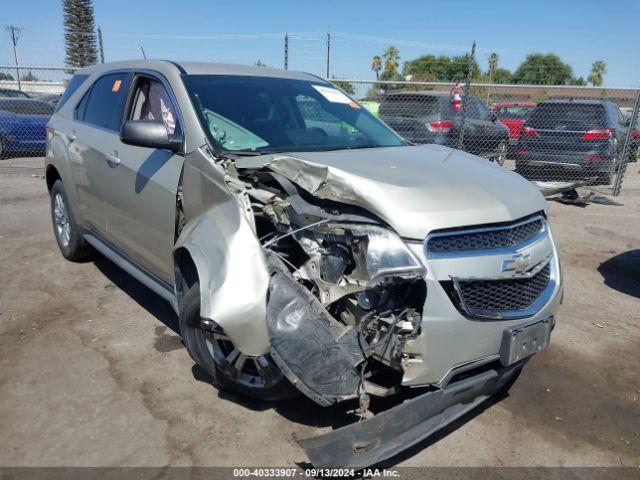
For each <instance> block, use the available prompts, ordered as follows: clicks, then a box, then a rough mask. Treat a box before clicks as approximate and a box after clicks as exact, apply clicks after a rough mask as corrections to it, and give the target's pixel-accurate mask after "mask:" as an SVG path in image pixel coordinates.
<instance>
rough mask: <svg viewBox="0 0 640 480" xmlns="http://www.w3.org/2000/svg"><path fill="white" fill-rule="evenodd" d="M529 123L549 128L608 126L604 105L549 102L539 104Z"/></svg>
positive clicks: (583, 128)
mask: <svg viewBox="0 0 640 480" xmlns="http://www.w3.org/2000/svg"><path fill="white" fill-rule="evenodd" d="M527 124H528V125H529V126H531V127H534V128H540V129H548V130H579V131H582V130H588V129H591V128H602V127H607V120H606V115H605V110H604V105H593V104H584V103H547V104H544V103H543V104H540V105H538V106H537V107H536V108H535V110H534V111H533V112H532V113H531V116H530V117H529V120H528V121H527Z"/></svg>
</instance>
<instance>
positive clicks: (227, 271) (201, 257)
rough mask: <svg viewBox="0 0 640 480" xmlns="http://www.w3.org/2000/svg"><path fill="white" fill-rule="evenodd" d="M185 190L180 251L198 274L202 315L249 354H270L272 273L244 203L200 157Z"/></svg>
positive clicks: (189, 169) (191, 164)
mask: <svg viewBox="0 0 640 480" xmlns="http://www.w3.org/2000/svg"><path fill="white" fill-rule="evenodd" d="M183 191H184V200H183V201H184V207H185V213H186V215H187V223H186V224H185V226H184V228H183V229H182V231H181V232H180V236H179V237H178V240H177V242H176V244H175V248H176V250H177V249H179V248H185V249H186V250H187V251H188V252H189V253H190V255H191V258H192V259H193V261H194V263H195V266H196V270H197V271H198V277H199V281H200V316H201V317H202V318H207V319H211V320H213V321H214V322H215V323H217V324H218V325H220V326H221V327H222V328H223V329H224V331H225V333H226V334H227V335H228V336H229V338H230V339H231V341H232V342H233V343H234V345H235V346H236V347H237V348H238V349H239V350H240V351H241V352H242V353H244V354H245V355H250V356H258V355H263V354H265V353H267V352H268V351H269V334H268V331H267V322H266V306H267V291H268V287H269V274H268V269H267V264H266V258H265V256H264V253H263V250H262V247H261V245H260V242H259V241H258V238H257V237H256V235H255V233H254V231H253V229H252V227H251V225H250V224H249V221H248V220H247V218H246V216H245V214H244V212H243V210H242V207H241V205H240V203H239V202H238V201H237V199H236V197H235V196H234V195H233V194H232V193H231V192H230V191H229V190H228V189H227V187H226V184H225V183H224V179H223V178H222V174H221V172H220V170H219V167H217V166H215V165H212V164H210V163H209V162H208V161H207V159H206V158H203V156H202V155H201V154H198V153H196V154H194V155H193V156H192V157H190V158H188V161H187V162H185V171H184V181H183ZM194 213H195V215H193V214H194Z"/></svg>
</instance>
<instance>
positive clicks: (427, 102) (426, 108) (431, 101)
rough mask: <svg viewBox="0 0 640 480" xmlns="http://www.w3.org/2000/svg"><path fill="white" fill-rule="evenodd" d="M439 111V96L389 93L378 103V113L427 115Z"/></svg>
mask: <svg viewBox="0 0 640 480" xmlns="http://www.w3.org/2000/svg"><path fill="white" fill-rule="evenodd" d="M439 113H440V98H438V97H435V96H429V95H411V94H409V95H391V96H389V97H387V98H385V99H383V100H382V103H381V104H380V115H389V116H397V117H428V116H431V115H438V114H439Z"/></svg>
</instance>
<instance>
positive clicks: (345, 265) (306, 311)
mask: <svg viewBox="0 0 640 480" xmlns="http://www.w3.org/2000/svg"><path fill="white" fill-rule="evenodd" d="M212 163H214V162H212ZM309 165H311V164H309V163H303V162H301V161H296V159H291V158H285V159H283V158H282V157H281V158H275V159H271V160H270V161H266V162H265V161H264V160H263V161H260V162H254V161H253V159H252V158H236V159H229V158H218V159H216V161H215V166H216V168H218V169H219V171H220V173H221V174H222V176H223V177H224V182H225V183H226V184H227V186H228V187H229V190H230V191H231V192H232V194H233V195H234V197H235V198H236V200H237V207H238V208H237V210H236V211H237V212H240V215H241V216H242V217H244V218H243V221H242V223H243V224H244V225H246V226H249V227H250V228H251V229H252V230H253V234H254V235H252V237H253V239H254V240H252V241H251V242H249V243H251V244H252V246H251V249H250V252H252V256H253V257H254V259H253V261H252V265H253V266H252V269H253V270H255V269H256V268H258V269H262V268H264V271H265V278H266V279H267V280H266V282H265V281H262V280H261V284H262V285H265V291H264V294H262V293H261V292H256V293H257V294H256V295H254V296H252V297H251V298H243V302H244V304H246V305H250V304H252V303H253V304H256V305H258V304H261V305H262V306H263V308H264V309H265V310H264V316H262V315H249V316H245V318H244V319H243V322H244V323H245V324H252V325H253V327H252V329H251V331H252V332H254V333H257V332H264V331H265V330H266V333H267V338H266V339H264V341H263V340H261V339H257V337H256V336H255V335H254V336H252V339H251V340H248V339H247V335H243V334H242V332H241V330H242V329H241V328H240V329H239V328H236V327H237V324H235V325H234V323H235V322H234V321H232V320H231V317H230V316H225V315H223V313H224V312H223V311H219V312H218V311H216V306H215V305H214V304H213V303H212V304H211V306H210V307H209V308H208V309H205V310H204V313H203V316H204V317H208V318H212V319H213V320H214V321H216V322H217V323H218V324H219V325H221V326H222V328H224V330H225V331H227V332H228V334H229V337H230V338H231V339H232V340H233V341H234V344H235V345H236V346H237V347H238V348H239V349H240V350H241V351H242V352H243V353H246V354H247V355H256V354H263V353H267V352H265V351H259V350H260V348H259V347H257V345H260V344H264V343H268V353H269V355H270V356H271V357H272V359H273V360H274V362H275V363H276V365H277V366H278V367H279V369H280V370H281V371H282V373H283V374H284V375H285V376H286V377H287V379H288V380H289V381H290V383H291V384H292V385H294V386H295V387H296V388H297V389H298V390H299V391H301V392H302V393H303V394H305V395H306V396H307V397H309V398H310V399H312V400H313V401H314V402H316V403H317V404H319V405H322V406H329V405H332V404H335V403H338V402H342V401H347V400H352V402H351V403H352V404H353V405H354V407H355V406H356V405H357V407H355V408H354V410H353V413H354V415H355V417H354V420H357V421H355V422H354V423H353V424H351V425H348V426H346V427H342V428H339V429H336V430H334V431H332V432H329V433H325V434H323V435H320V436H318V437H314V438H309V439H302V440H299V441H298V442H299V444H300V445H301V446H302V447H303V448H304V449H305V451H306V453H307V455H308V456H309V459H310V460H311V461H312V462H313V464H314V465H316V466H323V467H352V468H360V467H365V466H369V465H372V464H374V463H376V462H379V461H381V460H383V459H386V458H389V457H390V456H392V455H394V454H396V453H398V452H399V451H401V450H403V449H405V448H407V447H409V446H410V445H412V444H415V443H416V442H418V441H420V440H422V439H424V438H425V437H427V436H428V435H430V434H431V433H433V432H434V431H436V430H438V429H439V428H442V427H443V426H444V425H446V424H448V423H450V422H451V421H453V420H454V419H456V418H458V417H459V416H461V415H463V414H464V413H466V412H468V411H469V410H471V409H473V408H474V407H476V406H477V405H479V404H480V403H481V402H482V401H484V400H485V399H486V398H488V397H489V396H491V395H492V394H494V393H495V392H497V391H498V390H499V389H500V388H502V387H503V386H504V385H505V384H507V383H508V382H509V380H510V379H512V378H514V376H515V375H516V373H517V372H518V371H519V369H520V368H521V367H522V365H523V363H524V362H525V361H526V359H523V360H521V361H516V362H512V363H508V362H502V363H501V362H500V357H499V355H489V356H486V357H485V358H480V357H479V356H478V355H477V352H479V351H481V349H485V350H491V349H492V348H493V349H494V350H495V351H496V352H497V350H498V349H497V348H494V347H493V346H491V345H489V344H490V343H491V342H494V343H495V342H496V341H497V342H499V341H500V339H501V337H502V328H503V327H502V326H499V325H497V322H494V325H492V326H489V325H488V326H487V327H486V329H487V331H490V336H491V337H492V339H491V340H490V341H486V339H485V340H481V341H480V342H479V343H478V345H479V346H477V347H474V348H476V350H474V348H469V351H470V352H472V353H469V355H472V357H471V359H467V358H466V357H465V353H464V352H463V351H460V352H458V353H454V354H449V357H448V358H447V362H449V364H450V365H451V366H450V368H449V369H448V370H443V368H444V367H442V366H441V365H439V366H438V367H439V368H438V369H435V368H434V369H432V371H430V372H428V370H429V366H428V365H426V364H425V359H426V358H427V356H426V355H424V351H423V350H424V349H425V347H426V345H427V341H426V340H425V339H427V340H428V341H429V342H431V344H433V342H436V343H437V342H439V340H440V339H441V338H443V337H442V336H440V335H441V332H442V331H443V330H442V328H443V325H445V323H443V322H439V326H438V323H436V327H435V328H434V331H433V334H432V335H431V338H429V337H430V335H429V332H423V331H422V330H423V317H424V309H425V308H426V299H427V290H428V289H430V288H432V287H433V286H435V285H438V287H437V290H438V291H437V292H434V293H435V295H436V296H435V297H434V298H438V296H439V295H444V293H443V292H444V291H443V290H442V289H441V288H440V286H439V285H440V284H439V282H440V280H439V279H437V278H435V277H434V274H433V272H428V271H427V269H426V267H425V263H424V261H423V259H421V256H420V254H419V253H418V252H417V251H416V248H418V247H417V244H416V245H410V244H407V242H406V241H405V240H403V239H402V238H401V237H400V236H399V235H398V234H397V233H396V229H394V227H392V226H391V225H390V222H389V218H388V216H387V217H386V218H384V217H385V215H383V214H380V212H381V208H380V207H379V206H376V205H371V204H366V203H364V205H365V206H366V207H367V208H363V206H361V205H362V204H363V202H362V201H361V197H362V196H363V191H364V188H362V187H363V186H362V185H361V186H360V187H359V188H354V186H353V185H351V184H350V183H349V182H350V179H349V177H348V176H346V175H345V176H341V177H340V181H336V179H335V178H334V179H331V178H329V175H328V174H327V169H322V168H318V166H317V165H311V166H309ZM296 167H298V169H297V170H296ZM305 167H306V168H305ZM186 175H187V172H186V170H185V178H186ZM354 181H357V179H354ZM373 197H375V195H374V196H373ZM341 199H342V200H343V201H340V200H341ZM377 201H378V202H379V201H380V199H379V198H378V200H377ZM227 205H228V203H227ZM515 215H518V213H517V212H514V216H515ZM236 223H237V222H236ZM240 230H242V229H240V228H237V229H236V230H235V231H236V232H238V231H240ZM245 230H246V229H245ZM236 236H237V235H236ZM245 236H246V235H245ZM247 241H248V239H247ZM549 241H551V240H549ZM254 243H255V244H254ZM257 248H258V250H261V252H260V255H261V256H262V258H258V256H256V252H257V251H258V250H257ZM554 261H555V260H554ZM196 263H197V260H196ZM554 265H555V264H554ZM436 273H437V272H436ZM261 277H262V275H261ZM239 285H240V283H238V282H236V283H235V288H237V287H238V286H239ZM203 293H205V292H203ZM441 303H442V304H444V303H447V304H448V305H449V307H447V308H452V309H454V310H453V311H455V307H453V305H452V304H451V302H449V301H448V300H447V301H446V302H441ZM265 305H266V306H265ZM254 310H255V311H256V312H258V311H259V309H254ZM435 312H436V314H437V315H442V318H445V317H446V316H447V315H448V314H447V313H445V312H444V311H442V312H438V311H437V310H435ZM437 315H436V317H435V318H436V320H437V319H438V316H437ZM455 315H457V316H458V317H459V319H460V320H462V321H464V322H465V323H468V322H466V320H465V319H464V318H463V317H461V316H459V314H458V313H457V311H456V313H455ZM548 322H549V325H550V327H549V328H551V326H552V323H553V321H552V319H550V320H548ZM471 323H475V322H471ZM516 323H517V322H516ZM446 325H449V323H448V322H446ZM461 325H463V324H462V323H458V324H453V327H446V328H449V331H448V332H447V333H446V337H447V338H450V337H451V335H452V331H453V330H457V331H459V329H460V328H461ZM512 325H513V323H511V324H509V326H512ZM482 327H483V326H482V325H479V324H477V325H474V327H473V328H472V330H473V329H476V331H478V330H477V329H479V328H482ZM260 336H261V335H258V337H260ZM495 339H497V340H495ZM244 345H250V346H252V347H253V346H255V348H253V349H249V348H247V351H243V347H244ZM442 348H447V347H446V345H440V346H438V347H435V348H432V350H433V351H437V350H438V349H442ZM452 356H453V357H454V358H459V359H460V361H459V362H457V363H453V364H451V362H450V358H451V357H452ZM471 360H473V361H471ZM444 363H445V362H443V364H444ZM505 365H506V366H505ZM416 372H419V373H418V374H416ZM425 372H428V373H429V375H431V377H429V376H428V375H427V373H425ZM420 375H422V377H420ZM416 378H418V379H419V380H417V381H416ZM428 378H432V380H433V381H429V380H428V381H425V379H428ZM403 385H411V386H422V387H424V388H425V389H426V391H423V393H422V394H421V395H419V396H414V398H411V399H410V400H405V401H404V402H403V403H400V404H399V405H396V406H395V407H393V408H390V409H388V410H386V411H382V412H379V413H377V414H375V415H374V414H373V413H372V411H371V409H370V398H371V397H394V398H396V397H397V398H399V397H400V396H401V395H397V394H400V393H401V390H402V386H403Z"/></svg>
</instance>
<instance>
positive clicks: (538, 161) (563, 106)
mask: <svg viewBox="0 0 640 480" xmlns="http://www.w3.org/2000/svg"><path fill="white" fill-rule="evenodd" d="M626 131H627V126H626V125H625V121H624V119H623V117H622V113H621V112H620V109H619V108H618V106H617V105H616V104H615V103H613V102H611V101H608V100H573V99H571V100H547V101H545V102H542V103H540V104H538V106H537V107H536V108H535V109H534V110H533V112H531V115H530V116H529V118H528V120H527V121H526V122H525V124H524V125H523V127H522V131H521V133H520V138H519V141H518V147H517V152H516V153H517V158H516V169H517V170H518V172H519V173H521V174H523V175H525V176H526V177H534V176H535V172H536V169H537V168H538V167H543V168H544V169H545V170H546V171H548V170H549V168H550V167H555V168H556V169H557V170H558V172H559V176H561V177H562V179H567V180H588V179H591V178H594V179H595V181H596V183H599V184H608V183H610V181H611V175H612V174H613V172H614V170H615V168H616V167H617V165H618V164H619V158H620V154H621V153H622V146H623V144H624V138H625V135H626Z"/></svg>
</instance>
